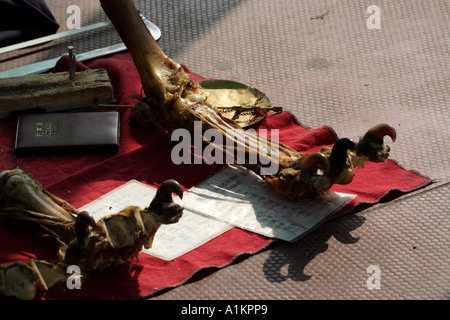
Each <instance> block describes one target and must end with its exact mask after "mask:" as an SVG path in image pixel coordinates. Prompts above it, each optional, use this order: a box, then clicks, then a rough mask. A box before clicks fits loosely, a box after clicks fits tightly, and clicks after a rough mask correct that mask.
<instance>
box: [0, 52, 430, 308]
mask: <svg viewBox="0 0 450 320" xmlns="http://www.w3.org/2000/svg"><path fill="white" fill-rule="evenodd" d="M66 68H67V59H65V58H63V59H62V60H61V61H60V62H59V63H58V64H57V67H56V68H55V70H57V71H62V70H67V69H66ZM87 68H105V69H106V70H107V71H108V73H109V76H110V78H111V82H112V84H113V87H114V93H115V97H116V99H118V100H119V102H120V104H134V103H136V100H134V99H132V98H130V97H129V96H130V95H132V94H139V93H140V91H141V84H140V81H139V76H138V74H137V71H136V68H135V66H134V64H133V62H132V60H131V58H130V56H129V54H128V53H122V54H116V55H114V56H111V57H107V58H101V59H97V60H95V61H91V62H89V63H87V64H85V65H84V64H81V63H78V64H77V69H78V70H82V69H87ZM190 75H191V76H192V78H193V79H194V80H200V79H201V78H200V77H199V76H197V75H195V74H190ZM120 112H121V141H120V143H121V148H120V151H119V153H117V154H105V153H98V154H96V153H86V154H61V155H45V156H43V155H30V156H20V157H19V156H16V155H15V154H14V139H15V127H16V121H15V120H13V119H1V120H0V154H1V158H0V170H5V169H11V168H13V167H14V166H15V165H18V166H19V167H20V168H21V169H24V170H27V171H29V172H31V173H33V175H34V178H35V179H37V180H39V181H41V183H42V184H43V187H44V188H46V189H47V190H49V191H50V192H52V193H54V194H56V195H58V196H60V197H62V198H64V199H66V200H67V201H69V202H70V203H72V204H73V205H74V206H75V207H77V208H79V207H81V206H83V205H85V204H87V203H89V202H91V201H93V200H95V199H97V198H98V197H100V196H101V195H103V194H105V193H107V192H109V191H111V190H113V189H115V188H117V187H118V186H120V185H122V184H124V183H125V182H127V181H129V180H131V179H136V180H139V181H141V182H144V183H147V184H149V185H154V186H157V185H158V184H159V183H161V182H162V181H164V180H166V179H169V178H173V179H176V180H178V181H179V182H180V184H181V185H182V186H183V187H184V188H185V190H187V189H189V188H191V187H193V186H195V185H197V184H198V183H200V182H201V181H203V180H204V179H206V178H207V177H209V176H211V175H213V174H214V173H216V172H218V170H220V169H221V168H222V166H221V165H206V164H202V165H174V164H173V163H172V161H171V159H170V153H171V149H172V148H173V146H174V145H175V144H176V143H174V142H171V141H170V137H168V136H165V135H163V134H161V133H159V132H156V131H150V130H145V129H142V128H140V127H138V126H136V125H133V124H132V123H130V121H129V113H130V110H129V109H121V110H120ZM259 128H264V129H279V130H280V136H279V137H280V141H282V142H284V143H286V144H287V145H289V146H291V147H293V148H295V149H297V150H299V151H302V152H312V151H316V150H318V149H320V148H321V147H322V146H324V145H330V144H333V143H334V142H335V141H336V140H337V137H336V135H335V134H334V132H333V130H331V129H330V128H328V127H322V128H318V129H314V130H309V129H307V128H304V127H303V126H301V125H300V124H299V123H298V122H297V120H296V119H295V118H294V117H293V116H292V115H291V114H289V113H287V112H282V113H279V114H275V115H272V116H270V117H268V118H267V119H266V120H265V121H264V122H263V123H261V125H260V126H259ZM394 148H395V146H394ZM430 182H431V180H430V179H428V178H425V177H422V176H420V175H419V174H417V173H415V172H411V171H406V170H404V169H402V168H401V167H399V166H398V165H397V164H396V163H395V162H394V161H390V160H389V161H387V162H385V163H381V164H372V163H368V164H367V165H366V167H365V168H364V169H357V171H356V177H355V179H354V181H353V182H352V183H351V184H350V185H347V186H335V187H334V188H333V190H335V191H341V192H348V193H354V194H357V197H356V198H355V199H354V201H352V203H350V204H349V205H348V206H347V207H346V208H345V209H344V210H342V211H341V212H339V214H338V215H341V214H344V213H346V212H348V211H349V210H352V209H353V210H354V209H355V208H358V206H361V205H363V207H364V205H365V206H367V205H371V204H373V203H376V202H378V201H380V200H381V199H386V196H390V195H391V196H392V195H396V194H397V193H399V192H400V193H405V192H409V191H411V190H414V189H417V188H419V187H422V186H424V185H426V184H428V183H430ZM397 195H398V194H397ZM150 200H151V199H148V201H149V202H150ZM336 216H337V215H336ZM156 236H158V234H156ZM272 241H273V240H272V239H268V238H266V237H263V236H260V235H257V234H254V233H251V232H247V231H243V230H241V229H238V228H233V229H231V230H230V231H228V232H226V233H224V234H222V235H221V236H219V237H217V238H215V239H213V240H211V241H210V242H208V243H206V244H205V245H203V246H201V247H199V248H198V249H196V250H193V251H191V252H189V253H187V254H185V255H183V256H181V257H179V258H177V259H175V260H172V261H163V260H160V259H158V258H154V257H151V256H149V255H146V254H141V256H140V260H139V261H137V262H135V263H134V266H133V268H132V269H131V272H128V270H129V265H125V266H124V267H121V268H115V269H111V270H108V271H105V272H103V273H101V274H93V275H90V277H89V279H88V281H86V282H85V283H84V284H83V286H82V288H81V290H68V289H53V290H51V291H50V292H49V293H48V297H49V298H57V299H80V298H81V299H133V298H138V297H140V296H148V295H150V294H152V293H154V292H156V291H158V290H161V289H163V288H168V287H174V286H177V285H181V284H182V283H184V282H186V281H187V280H188V279H189V278H190V277H191V276H192V275H194V274H195V273H196V272H197V271H198V270H200V269H203V268H208V267H218V268H220V267H224V266H226V265H228V264H230V263H232V261H233V260H234V259H235V258H236V257H238V256H239V255H241V254H245V253H250V254H253V253H256V252H258V251H260V250H262V249H264V248H265V247H266V246H267V245H268V244H270V243H271V242H272ZM0 242H1V243H2V245H1V247H0V263H5V262H10V261H14V260H25V259H27V258H30V257H34V258H38V259H47V260H49V259H50V260H51V259H52V258H54V257H55V250H56V246H55V245H54V244H53V243H52V242H50V241H49V240H42V239H40V238H37V237H36V236H34V235H30V234H24V233H22V232H20V231H18V230H14V229H12V228H11V227H10V226H9V225H6V224H5V223H3V222H0Z"/></svg>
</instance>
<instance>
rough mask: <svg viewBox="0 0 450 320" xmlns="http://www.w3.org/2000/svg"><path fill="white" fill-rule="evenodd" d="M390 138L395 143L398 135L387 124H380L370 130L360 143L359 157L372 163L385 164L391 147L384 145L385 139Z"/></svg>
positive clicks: (358, 148)
mask: <svg viewBox="0 0 450 320" xmlns="http://www.w3.org/2000/svg"><path fill="white" fill-rule="evenodd" d="M385 136H389V137H390V138H391V139H392V142H395V140H396V138H397V133H396V131H395V129H394V128H393V127H392V126H390V125H389V124H386V123H381V124H378V125H376V126H374V127H372V128H371V129H369V130H368V131H367V132H366V134H365V135H364V137H363V138H362V139H361V140H360V141H359V143H358V147H357V155H358V156H360V157H364V158H366V159H367V160H368V161H372V162H383V161H385V160H386V159H387V158H388V157H389V151H390V150H391V149H390V148H389V146H387V145H386V144H385V143H384V141H383V140H384V137H385Z"/></svg>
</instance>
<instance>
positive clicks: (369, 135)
mask: <svg viewBox="0 0 450 320" xmlns="http://www.w3.org/2000/svg"><path fill="white" fill-rule="evenodd" d="M385 136H389V137H390V138H391V139H392V142H395V139H396V138H397V132H396V131H395V129H394V128H393V127H392V126H390V125H389V124H387V123H380V124H377V125H376V126H374V127H372V128H370V129H369V130H368V131H367V132H366V134H365V135H364V138H363V139H369V140H371V141H373V142H375V143H377V144H383V139H384V137H385Z"/></svg>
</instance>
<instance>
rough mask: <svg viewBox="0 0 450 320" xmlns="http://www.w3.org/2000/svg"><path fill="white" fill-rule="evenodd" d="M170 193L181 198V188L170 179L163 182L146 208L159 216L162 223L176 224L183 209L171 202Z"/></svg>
mask: <svg viewBox="0 0 450 320" xmlns="http://www.w3.org/2000/svg"><path fill="white" fill-rule="evenodd" d="M172 193H175V194H176V195H178V196H179V197H180V198H181V199H182V198H183V188H181V186H180V184H179V183H178V182H177V181H175V180H172V179H170V180H166V181H164V182H163V183H162V184H161V185H160V186H159V188H158V190H157V191H156V195H155V198H154V199H153V200H152V202H151V203H150V206H149V207H148V210H150V211H152V212H154V213H155V214H157V215H158V216H160V219H161V221H163V223H174V222H177V221H178V219H180V217H181V215H182V213H183V207H181V206H180V205H178V204H177V203H175V202H174V201H173V199H172Z"/></svg>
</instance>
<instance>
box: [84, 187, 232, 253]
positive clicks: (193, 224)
mask: <svg viewBox="0 0 450 320" xmlns="http://www.w3.org/2000/svg"><path fill="white" fill-rule="evenodd" d="M155 194H156V189H155V188H153V187H151V186H149V185H146V184H144V183H141V182H139V181H136V180H131V181H129V182H127V183H125V184H124V185H122V186H120V187H118V188H116V189H114V190H112V191H111V192H109V193H107V194H105V195H103V196H102V197H100V198H98V199H97V200H94V201H93V202H91V203H89V204H87V205H85V206H84V207H82V208H80V209H79V210H80V211H82V210H85V211H88V212H89V213H90V214H91V215H92V216H93V218H94V219H95V220H96V221H98V220H100V219H101V218H102V217H104V216H107V215H110V214H113V213H116V212H119V211H121V210H123V209H125V208H126V207H128V206H138V207H141V208H145V207H148V205H149V204H150V202H151V200H152V199H153V198H154V196H155ZM183 198H184V196H183ZM174 201H176V202H177V203H179V204H180V205H183V200H180V199H179V198H178V197H177V196H174ZM230 228H232V226H230V225H228V224H226V223H224V222H220V221H217V220H214V219H210V218H208V217H204V216H202V215H199V214H196V213H194V212H191V211H190V210H189V209H187V208H185V210H184V212H183V216H182V217H181V219H180V220H179V221H178V222H177V223H174V224H170V225H162V226H161V227H160V228H159V229H158V231H157V232H156V235H155V238H154V240H153V244H152V248H150V249H144V248H143V252H145V253H147V254H150V255H152V256H155V257H158V258H160V259H163V260H173V259H175V258H177V257H179V256H181V255H183V254H185V253H187V252H189V251H191V250H193V249H195V248H197V247H199V246H201V245H202V244H204V243H206V242H208V241H209V240H211V239H214V238H215V237H217V236H218V235H220V234H222V233H224V232H225V231H227V230H229V229H230Z"/></svg>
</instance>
